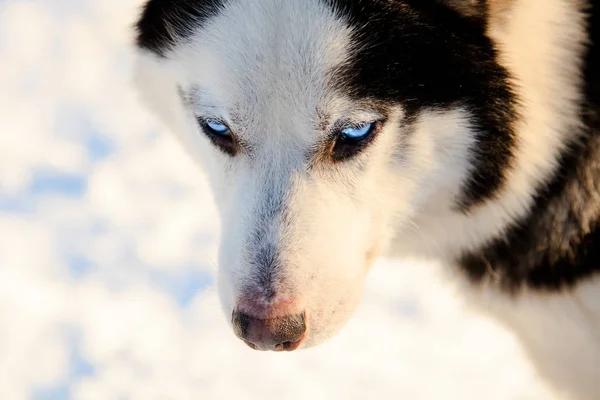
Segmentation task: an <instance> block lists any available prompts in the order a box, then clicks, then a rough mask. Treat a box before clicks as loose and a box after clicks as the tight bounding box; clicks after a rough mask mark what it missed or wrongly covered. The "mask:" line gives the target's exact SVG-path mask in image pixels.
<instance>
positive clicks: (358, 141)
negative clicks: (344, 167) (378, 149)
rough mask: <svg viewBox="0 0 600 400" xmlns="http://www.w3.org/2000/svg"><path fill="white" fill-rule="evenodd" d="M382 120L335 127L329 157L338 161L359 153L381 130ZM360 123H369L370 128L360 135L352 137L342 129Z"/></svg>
mask: <svg viewBox="0 0 600 400" xmlns="http://www.w3.org/2000/svg"><path fill="white" fill-rule="evenodd" d="M383 123H384V121H383V120H377V121H370V122H360V123H357V124H350V125H348V124H346V125H344V126H343V127H337V128H336V129H335V130H334V135H333V144H332V145H331V150H330V153H331V158H332V159H333V161H334V162H340V161H344V160H347V159H350V158H352V157H354V156H357V155H358V154H360V153H361V152H362V151H363V150H365V149H366V148H367V147H368V145H369V144H371V143H372V142H373V141H374V140H375V138H376V137H377V134H378V133H379V131H380V130H381V127H382V126H383ZM362 124H371V128H370V129H369V131H368V133H367V134H366V135H364V136H362V137H358V138H352V137H349V136H346V135H345V134H344V133H343V132H342V130H343V129H345V128H347V127H348V126H353V127H354V126H356V127H358V126H360V125H362Z"/></svg>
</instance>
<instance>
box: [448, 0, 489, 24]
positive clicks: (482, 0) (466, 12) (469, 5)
mask: <svg viewBox="0 0 600 400" xmlns="http://www.w3.org/2000/svg"><path fill="white" fill-rule="evenodd" d="M437 1H438V2H439V3H442V4H444V5H446V6H447V7H448V8H451V9H453V10H454V11H456V12H457V13H459V14H460V15H462V16H464V17H467V18H475V19H480V18H485V16H486V10H487V0H437Z"/></svg>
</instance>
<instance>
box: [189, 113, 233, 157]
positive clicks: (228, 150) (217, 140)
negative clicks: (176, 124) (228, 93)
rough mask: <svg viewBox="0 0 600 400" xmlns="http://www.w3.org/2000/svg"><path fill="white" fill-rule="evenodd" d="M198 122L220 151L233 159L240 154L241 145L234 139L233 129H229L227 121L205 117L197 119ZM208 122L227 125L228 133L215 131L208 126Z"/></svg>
mask: <svg viewBox="0 0 600 400" xmlns="http://www.w3.org/2000/svg"><path fill="white" fill-rule="evenodd" d="M196 120H197V121H198V124H199V125H200V128H201V129H202V131H203V132H204V134H205V135H206V136H207V137H208V138H209V139H210V141H211V142H212V143H213V145H215V146H216V147H217V148H218V149H219V150H221V151H223V152H224V153H225V154H227V155H229V156H232V157H233V156H235V155H236V154H237V153H238V151H239V149H240V144H239V143H238V141H237V140H236V138H235V137H234V135H233V133H232V131H231V128H230V127H229V125H227V123H225V121H223V120H220V119H216V118H204V117H196ZM208 120H210V121H213V122H217V123H219V124H223V125H225V126H226V127H227V132H223V133H221V132H218V131H215V130H214V129H212V128H211V127H210V126H209V125H208Z"/></svg>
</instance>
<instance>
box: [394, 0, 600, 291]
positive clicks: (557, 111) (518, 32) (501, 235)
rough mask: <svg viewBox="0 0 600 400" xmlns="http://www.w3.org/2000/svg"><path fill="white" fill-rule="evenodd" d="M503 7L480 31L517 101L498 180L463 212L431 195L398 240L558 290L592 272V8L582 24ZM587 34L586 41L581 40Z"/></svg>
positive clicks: (596, 237)
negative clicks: (498, 188) (511, 147)
mask: <svg viewBox="0 0 600 400" xmlns="http://www.w3.org/2000/svg"><path fill="white" fill-rule="evenodd" d="M544 3H545V2H544ZM556 3H558V2H556ZM540 10H543V12H542V13H541V14H540ZM503 13H504V14H503V15H505V16H506V18H501V19H498V21H497V23H496V25H494V24H492V25H491V26H490V28H489V35H490V37H491V38H492V39H493V40H494V42H495V43H496V44H497V47H498V50H499V53H500V60H501V62H502V63H504V64H505V65H506V66H510V68H509V70H510V71H511V72H512V73H513V74H514V80H515V83H516V85H515V87H516V92H517V97H518V101H519V103H520V104H519V109H518V113H519V118H518V121H515V136H516V138H517V148H516V150H515V154H514V165H513V166H512V168H511V169H510V171H509V172H508V174H507V181H506V184H505V187H504V188H503V190H502V192H501V193H500V194H499V195H498V196H497V198H495V199H492V200H489V201H487V202H486V203H483V204H482V205H480V206H478V207H476V208H474V209H472V210H468V212H466V213H460V212H457V211H456V210H455V209H452V205H449V204H444V200H437V203H436V204H433V205H430V206H427V208H426V210H424V212H422V213H420V215H419V216H418V217H417V218H416V220H415V222H414V226H415V228H414V229H412V230H411V232H410V235H409V234H406V235H402V237H401V238H399V239H398V247H399V248H400V250H399V251H401V252H409V253H410V252H412V253H417V254H419V255H433V256H435V257H438V258H442V259H443V260H444V261H446V262H451V263H457V264H458V265H460V266H461V267H462V269H464V270H465V271H466V272H467V274H468V276H469V277H470V278H471V279H472V280H474V281H482V280H491V281H495V282H498V283H499V284H500V285H501V286H502V287H503V288H505V289H507V290H511V291H514V290H516V289H518V288H520V287H522V286H523V285H527V286H529V287H533V288H545V289H551V288H558V287H563V286H565V285H570V284H573V283H575V282H576V281H577V280H578V279H579V278H580V277H583V276H584V275H586V274H589V273H593V272H595V271H598V269H600V254H597V253H600V234H597V233H596V229H597V224H598V220H599V218H598V216H599V213H600V197H599V196H598V194H597V193H598V191H599V188H600V169H599V168H598V166H597V165H596V164H597V162H598V161H597V160H600V138H599V131H600V123H599V120H600V117H599V104H600V103H599V102H598V93H600V90H599V89H598V87H599V85H598V82H599V76H600V66H598V59H599V55H598V53H599V51H598V46H597V43H598V42H599V41H600V40H599V39H598V33H597V31H598V27H597V25H598V14H599V12H598V10H597V9H595V10H594V14H593V15H592V16H591V17H590V18H589V20H588V21H589V24H585V23H583V22H584V20H585V18H586V16H585V13H584V12H582V11H577V10H573V9H570V8H569V7H568V6H566V5H560V4H553V5H549V4H548V5H547V6H544V7H540V3H539V1H538V0H535V1H530V2H521V3H517V4H515V6H514V7H513V8H511V9H510V10H509V11H507V10H503ZM506 13H510V15H506ZM508 17H510V18H508ZM507 24H510V25H511V26H507ZM586 25H587V26H588V31H587V32H586V31H585V28H583V27H585V26H586ZM528 32H531V33H533V32H535V34H528ZM588 35H592V36H593V38H592V40H591V42H592V43H596V46H595V47H591V46H590V47H588V46H586V43H588V38H589V36H588ZM568 43H571V45H567V44H568ZM572 43H578V44H579V46H577V45H572ZM581 71H584V73H583V74H582V73H581ZM556 77H559V78H556ZM442 198H443V196H442ZM440 202H441V203H442V204H441V205H440ZM595 248H599V250H594V249H595Z"/></svg>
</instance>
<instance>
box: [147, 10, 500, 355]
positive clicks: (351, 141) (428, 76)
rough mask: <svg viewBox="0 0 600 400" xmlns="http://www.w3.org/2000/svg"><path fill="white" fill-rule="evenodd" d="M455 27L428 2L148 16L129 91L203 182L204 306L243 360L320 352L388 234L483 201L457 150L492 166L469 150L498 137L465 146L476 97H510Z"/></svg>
mask: <svg viewBox="0 0 600 400" xmlns="http://www.w3.org/2000/svg"><path fill="white" fill-rule="evenodd" d="M409 3H419V4H420V5H419V6H418V7H417V6H414V5H411V4H409ZM451 3H455V2H451ZM469 10H470V11H471V12H474V10H473V9H469ZM465 15H467V16H465ZM465 15H461V13H460V12H459V11H457V10H456V9H452V8H451V7H449V6H447V5H443V4H440V3H439V2H437V1H433V0H431V1H420V2H412V1H411V2H408V1H407V2H403V1H382V0H362V1H359V0H354V1H342V0H338V1H335V0H327V1H326V0H302V1H290V0H260V1H259V0H228V1H216V0H212V1H208V0H207V1H191V0H188V1H184V0H180V1H176V0H171V1H157V0H154V1H150V2H149V3H148V4H147V6H146V9H145V13H144V15H143V16H142V19H141V20H140V22H139V24H138V28H139V32H140V35H139V38H138V45H139V46H140V47H141V48H142V59H141V60H140V75H139V76H138V85H139V86H140V87H141V88H142V89H143V91H144V92H145V93H146V100H148V101H149V103H151V104H150V105H151V106H152V107H153V108H154V109H155V110H156V112H157V113H159V114H161V115H163V116H164V117H165V120H167V121H169V123H170V124H171V126H172V127H173V129H174V130H175V131H176V133H177V134H178V135H180V137H181V139H182V141H183V143H184V145H185V146H186V147H187V149H188V150H189V151H190V152H192V153H193V154H194V156H196V158H197V159H198V161H199V162H201V163H203V164H204V165H205V167H206V170H207V171H208V172H209V177H210V180H211V182H212V185H213V188H214V194H215V199H216V204H217V205H218V207H219V209H220V212H221V215H222V223H223V235H222V241H221V250H220V257H219V262H218V263H219V292H220V296H221V300H222V303H223V307H224V309H225V311H226V313H227V315H228V316H230V317H231V318H232V323H233V326H234V330H235V331H236V334H238V336H239V337H240V338H242V339H244V340H245V341H246V342H247V343H248V344H249V345H250V346H251V347H255V348H258V349H270V350H285V349H287V350H291V349H295V348H298V347H299V346H303V347H307V346H311V345H314V344H317V343H319V342H321V341H323V340H325V339H326V338H328V337H330V336H331V335H333V334H334V333H335V332H336V331H338V330H339V329H340V328H341V326H342V325H343V324H344V322H345V321H346V320H347V319H348V318H349V316H350V315H351V313H352V311H353V309H354V308H355V307H356V305H357V303H358V302H359V299H360V297H361V292H362V288H363V282H364V279H365V276H366V274H367V272H368V271H369V267H370V265H371V263H372V262H373V260H374V259H375V258H376V257H377V256H379V255H381V254H382V252H384V251H385V249H386V247H387V246H388V245H389V243H390V241H391V240H392V238H393V236H394V235H395V233H396V231H398V230H403V229H404V230H410V229H411V226H410V225H411V220H412V219H413V218H414V216H415V215H418V214H419V212H420V211H421V210H422V209H423V208H425V207H427V206H428V204H432V203H436V204H443V205H444V206H447V207H454V208H468V207H470V206H471V205H473V204H475V203H476V202H477V201H478V200H479V199H480V198H483V197H485V196H486V195H487V194H488V192H491V191H493V190H494V186H495V185H497V184H498V180H499V179H501V178H499V177H497V176H491V177H486V176H481V175H479V178H482V179H483V184H481V181H480V180H476V179H473V178H472V176H471V175H470V174H471V173H472V172H473V171H474V170H477V169H478V168H479V166H478V164H477V163H476V162H474V161H473V160H474V158H476V156H477V154H475V155H474V153H473V149H474V143H476V142H477V143H478V145H477V146H478V147H477V148H478V151H481V152H482V153H481V154H483V155H486V156H487V157H488V158H487V159H486V160H485V162H487V163H489V164H494V163H503V162H506V159H507V157H508V155H506V154H504V153H502V151H495V152H494V151H488V150H489V149H487V148H486V147H485V146H486V145H489V146H496V149H497V148H498V144H502V143H501V142H502V141H503V140H505V141H506V143H507V146H508V145H510V143H509V142H510V138H508V137H505V136H504V135H502V134H499V135H498V136H497V137H496V139H495V141H489V142H490V143H487V142H486V139H485V137H483V138H478V137H477V132H478V128H481V127H483V124H484V122H482V121H486V123H488V122H487V121H488V120H489V117H490V115H496V114H494V113H495V111H494V110H492V106H493V104H488V103H489V102H486V101H485V100H482V93H483V92H485V91H486V90H488V91H495V94H496V95H497V98H500V100H499V101H502V100H503V99H502V97H503V96H504V97H508V96H509V93H508V92H507V91H506V92H505V89H504V86H503V80H504V79H505V76H504V72H503V70H502V69H501V68H499V67H498V66H497V64H496V63H495V61H494V56H495V53H494V51H493V49H492V47H491V44H490V43H489V42H488V41H487V39H485V37H484V34H483V24H482V23H481V21H478V20H477V19H476V17H473V16H472V15H470V14H465ZM481 116H484V117H485V118H483V117H481ZM480 117H481V118H480ZM497 117H498V118H496V119H497V122H498V125H497V126H496V125H493V126H492V125H490V126H484V127H483V128H485V129H487V130H490V129H492V130H493V129H498V130H502V129H503V127H502V122H503V120H502V116H501V115H499V116H497ZM500 133H502V132H500ZM482 149H483V150H482ZM486 151H487V152H486Z"/></svg>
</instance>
